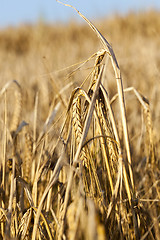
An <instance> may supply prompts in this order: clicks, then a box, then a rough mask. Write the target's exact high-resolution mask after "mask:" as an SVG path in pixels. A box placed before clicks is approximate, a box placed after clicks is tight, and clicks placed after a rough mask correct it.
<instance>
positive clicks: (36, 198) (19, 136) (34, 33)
mask: <svg viewBox="0 0 160 240" xmlns="http://www.w3.org/2000/svg"><path fill="white" fill-rule="evenodd" d="M95 25H96V27H97V28H98V30H99V31H100V32H101V33H102V34H103V36H104V37H105V38H106V39H107V40H108V41H109V43H110V44H111V46H112V48H113V50H114V52H115V55H116V57H117V60H118V63H119V66H120V69H121V75H122V80H123V87H124V89H128V91H126V92H125V93H124V94H125V102H126V116H127V124H128V133H129V142H130V152H131V158H132V163H131V168H132V174H133V178H134V187H133V184H132V177H131V173H130V163H128V158H127V153H126V150H125V140H124V137H123V135H124V134H123V129H122V128H123V127H122V121H121V113H120V107H119V105H118V100H117V99H116V98H114V97H115V95H116V94H117V85H116V80H115V77H114V71H113V68H112V65H111V61H110V58H109V57H106V60H105V61H104V63H105V71H104V73H103V74H104V77H103V86H104V88H105V89H106V91H107V93H108V97H109V100H110V105H111V107H112V110H113V112H114V119H115V123H116V127H117V131H118V134H119V138H120V144H121V149H122V158H123V161H124V165H126V174H127V176H128V182H129V185H128V187H129V189H128V190H127V184H126V179H125V177H122V176H121V177H122V179H121V183H119V185H116V183H117V184H118V180H117V179H119V177H118V176H119V175H118V173H119V170H118V163H117V162H118V160H119V155H118V154H119V153H118V150H117V148H118V145H117V140H115V134H114V131H113V133H112V135H110V136H109V138H110V139H111V142H112V144H111V145H112V146H111V145H110V142H109V141H108V140H106V141H105V142H103V143H102V142H101V141H100V139H101V138H102V136H100V135H105V136H108V134H111V133H110V132H112V131H111V130H110V127H109V133H106V132H105V126H104V123H103V119H102V116H101V114H104V118H105V119H106V120H105V121H106V122H107V123H108V121H109V122H112V121H111V120H110V119H109V117H108V118H107V116H108V112H107V111H108V110H106V112H105V113H104V112H103V111H102V112H103V113H101V112H100V110H99V109H100V108H99V107H97V112H98V117H99V120H100V126H101V130H102V131H100V130H97V127H96V124H97V123H96V120H95V119H92V120H93V121H91V124H90V128H89V133H88V135H87V140H86V141H89V143H86V145H85V146H84V148H83V149H85V148H86V149H87V150H82V151H81V154H80V157H79V158H80V161H81V159H82V162H83V160H84V162H83V164H81V162H78V163H77V164H72V163H73V162H74V161H73V159H74V156H75V153H76V151H77V149H78V144H79V141H80V140H77V139H78V137H79V136H80V137H81V134H82V131H83V127H84V125H85V119H86V118H85V116H83V115H85V111H84V112H83V110H84V109H86V108H85V106H87V104H86V105H85V101H86V99H85V101H84V99H81V98H82V95H81V94H80V95H78V94H79V93H78V94H77V92H76V93H75V95H74V96H75V98H74V97H73V91H74V89H75V88H76V89H77V88H78V87H80V86H82V88H83V89H84V90H85V91H86V92H87V91H88V89H89V87H90V83H91V80H90V74H94V76H95V75H96V70H95V69H98V70H97V72H98V75H99V74H100V72H99V65H101V62H100V64H99V65H98V63H97V65H95V60H96V56H97V55H96V53H97V52H98V51H99V50H101V49H102V45H101V43H100V41H99V39H98V38H97V36H96V35H95V34H94V33H93V32H92V30H91V29H90V28H89V27H88V26H87V24H86V23H84V24H78V23H75V22H70V23H68V24H64V25H62V24H57V25H45V24H44V23H43V22H39V23H37V25H34V26H32V25H27V26H26V25H25V26H19V27H17V28H12V27H10V28H7V29H4V30H1V31H0V129H1V131H0V149H1V151H0V232H1V234H0V239H3V238H4V236H6V239H11V238H13V239H31V236H32V239H34V237H35V238H37V239H98V240H100V239H160V229H159V226H160V203H159V201H160V184H159V177H160V169H159V167H160V158H159V155H160V150H159V149H160V124H159V123H160V94H159V93H160V37H159V36H160V15H159V12H156V11H151V12H148V13H141V14H137V15H136V14H129V15H127V16H125V17H120V16H114V17H113V18H110V19H106V20H105V19H104V20H102V21H99V22H96V23H95ZM93 54H95V56H93V57H92V58H90V57H91V56H92V55H93ZM87 59H89V60H88V61H86V63H85V64H82V63H84V61H85V60H87ZM99 61H100V60H99ZM94 67H95V69H94ZM94 71H95V72H94ZM85 80H86V81H85ZM84 81H85V83H84V84H83V82H84ZM82 84H83V85H82ZM124 91H125V90H124ZM137 92H138V96H139V97H140V99H141V100H139V98H138V99H137ZM76 94H77V95H76ZM71 96H72V98H71ZM76 96H77V97H76ZM83 97H84V96H83ZM73 98H74V100H73ZM70 99H72V100H73V103H71V102H70V103H71V104H70V105H73V106H72V107H71V106H70V105H69V101H70ZM80 99H81V100H82V103H79V102H80ZM101 101H103V97H101V96H99V103H96V104H101ZM142 102H143V103H142ZM78 104H81V106H80V105H78ZM82 105H83V106H82ZM104 105H105V104H104ZM96 106H99V105H96ZM143 106H147V110H146V108H145V107H143ZM105 107H106V105H105ZM75 108H76V109H75ZM81 108H82V112H80V111H81V110H80V109H81ZM67 109H68V115H67ZM102 109H103V107H102ZM106 109H107V107H106ZM74 110H75V114H76V116H75V115H74ZM87 111H88V110H86V112H87ZM77 116H78V117H77ZM79 116H80V118H82V126H79V124H78V125H77V122H78V121H80V122H81V119H79ZM108 119H109V120H108ZM65 120H66V123H65ZM64 123H65V125H64ZM72 123H73V125H72ZM108 124H110V123H108ZM63 125H64V129H63V131H62V126H63ZM109 126H110V125H109ZM74 127H75V130H74ZM79 128H80V129H79ZM69 129H71V130H70V131H69ZM77 129H79V130H77ZM112 130H113V129H112ZM79 131H80V132H79ZM98 131H100V132H98ZM73 132H74V133H73ZM96 133H98V135H96ZM100 133H103V134H100ZM103 144H104V145H105V148H106V150H104V151H103V146H102V145H103ZM107 144H108V145H107ZM113 145H116V147H115V146H114V147H113ZM64 148H65V150H63V149H64ZM110 148H111V152H110ZM112 148H113V149H114V150H113V149H112ZM115 148H116V149H115ZM114 151H115V152H114ZM104 152H105V153H106V155H107V157H108V163H109V167H110V172H111V179H110V178H109V176H108V172H107V167H106V166H107V165H105V163H104V162H105V160H104V159H105V157H104ZM86 154H87V155H86ZM112 155H116V156H112ZM60 158H63V159H61V164H60V167H59V168H58V169H57V172H56V173H54V170H55V166H56V163H57V161H58V159H60ZM88 159H91V160H88ZM92 160H93V161H92ZM85 161H89V163H86V162H85ZM93 162H94V163H93ZM88 165H89V167H88ZM70 168H71V170H70ZM70 171H73V172H74V174H73V175H74V176H72V188H69V187H67V186H68V182H69V181H71V179H70V174H69V172H70ZM53 173H54V174H55V175H54V177H53V176H52V174H53ZM122 175H123V174H122ZM124 176H125V175H124ZM51 180H52V181H51ZM111 181H113V189H112V184H111ZM48 184H51V185H52V188H51V189H49V185H48ZM117 186H118V187H117ZM45 191H47V192H46V195H45V197H44V201H43V202H41V199H42V198H43V196H44V195H43V194H44V193H45ZM67 191H69V192H67ZM117 192H118V193H117ZM130 194H131V199H129V196H130ZM78 209H79V210H78ZM38 213H39V214H40V216H39V222H38V225H37V231H36V230H35V229H36V227H35V225H36V224H35V222H36V215H38ZM92 229H94V230H92ZM35 232H36V233H35ZM34 233H35V236H34Z"/></svg>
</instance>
